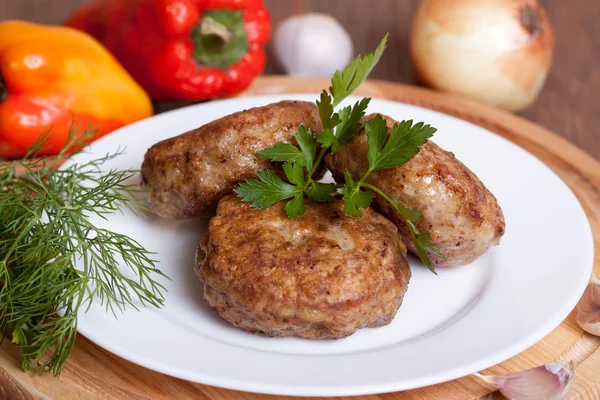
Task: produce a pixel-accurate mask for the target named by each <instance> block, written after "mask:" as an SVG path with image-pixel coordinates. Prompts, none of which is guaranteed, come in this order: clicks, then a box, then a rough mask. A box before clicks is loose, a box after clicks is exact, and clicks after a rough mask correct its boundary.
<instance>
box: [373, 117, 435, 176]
mask: <svg viewBox="0 0 600 400" xmlns="http://www.w3.org/2000/svg"><path fill="white" fill-rule="evenodd" d="M371 121H373V122H372V123H371V124H369V122H371ZM369 122H367V124H365V125H366V126H365V130H366V131H367V135H368V144H369V148H368V157H369V168H370V169H371V170H372V171H378V170H381V169H388V168H396V167H399V166H401V165H403V164H405V163H407V162H408V161H409V160H410V159H411V158H413V157H414V156H415V155H416V154H417V153H418V152H419V151H420V146H422V145H424V144H425V143H427V140H428V139H429V138H430V137H432V136H433V134H434V133H435V132H436V129H435V128H433V127H431V126H429V125H425V124H424V123H423V122H419V123H417V124H414V125H413V122H412V120H409V121H402V122H400V123H399V124H394V126H393V127H392V129H391V132H390V135H389V138H388V140H387V143H385V146H384V145H383V143H384V141H385V139H386V136H387V125H386V124H385V120H384V119H383V118H382V117H381V116H380V115H378V116H376V117H375V118H373V119H372V120H370V121H369ZM367 125H368V126H369V127H368V128H367ZM382 147H383V149H382Z"/></svg>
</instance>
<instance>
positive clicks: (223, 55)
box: [192, 10, 249, 71]
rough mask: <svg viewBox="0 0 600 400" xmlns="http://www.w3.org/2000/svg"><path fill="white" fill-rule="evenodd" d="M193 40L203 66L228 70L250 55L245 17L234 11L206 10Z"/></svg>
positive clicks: (198, 58) (196, 55)
mask: <svg viewBox="0 0 600 400" xmlns="http://www.w3.org/2000/svg"><path fill="white" fill-rule="evenodd" d="M192 40H193V42H194V58H195V59H196V60H197V61H198V63H199V64H200V65H203V66H208V67H217V68H221V69H222V70H224V71H225V70H227V69H229V67H231V66H232V65H233V64H235V63H236V62H238V61H239V60H240V59H241V58H242V57H243V56H244V55H245V54H246V53H248V50H249V45H248V38H247V36H246V25H245V22H244V14H243V13H242V12H240V11H233V10H214V11H213V10H211V11H206V12H205V13H204V14H203V15H202V19H201V20H200V22H199V23H198V25H196V28H195V29H194V31H193V33H192Z"/></svg>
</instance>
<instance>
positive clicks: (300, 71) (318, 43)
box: [273, 13, 353, 77]
mask: <svg viewBox="0 0 600 400" xmlns="http://www.w3.org/2000/svg"><path fill="white" fill-rule="evenodd" d="M273 42H274V47H275V56H276V58H277V60H278V61H279V63H280V64H281V66H282V67H283V68H284V69H285V71H286V72H287V73H288V74H290V75H302V76H327V77H329V76H332V75H333V74H334V72H335V71H336V70H340V71H341V70H343V69H344V67H345V66H346V65H347V64H349V63H350V60H351V59H352V54H353V50H352V40H351V39H350V36H349V35H348V33H347V32H346V31H345V30H344V28H343V27H342V26H341V25H340V24H339V22H337V21H336V20H335V19H334V18H332V17H330V16H329V15H325V14H317V13H308V14H302V15H296V16H293V17H290V18H288V19H286V20H285V21H283V22H282V23H281V24H280V25H279V27H278V28H277V30H276V31H275V35H274V37H273Z"/></svg>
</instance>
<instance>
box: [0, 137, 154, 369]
mask: <svg viewBox="0 0 600 400" xmlns="http://www.w3.org/2000/svg"><path fill="white" fill-rule="evenodd" d="M91 133H92V132H91V131H89V130H88V131H86V132H85V133H84V134H83V135H80V138H81V136H84V137H87V136H89V135H90V134H91ZM80 138H77V135H76V134H75V131H74V130H72V132H71V135H70V140H69V144H68V145H67V146H65V150H67V149H69V148H73V146H74V145H76V144H77V143H80V142H79V140H80ZM45 141H47V139H45V138H43V139H41V140H40V141H39V142H38V143H37V144H36V145H35V146H34V147H33V148H32V150H30V152H29V153H28V155H27V156H26V157H25V159H23V160H21V161H15V162H12V163H10V164H2V165H0V257H1V258H0V330H1V332H2V334H3V335H4V336H7V335H9V334H10V333H12V341H13V342H14V343H15V344H16V345H17V346H18V347H20V349H21V351H22V354H23V369H24V370H29V369H31V368H36V369H37V370H38V371H40V373H43V372H52V373H54V374H55V375H58V374H60V371H61V368H62V367H63V365H64V363H65V361H66V360H67V358H68V357H69V355H70V354H71V350H72V349H73V346H74V344H75V336H76V331H77V313H78V311H79V310H80V308H81V307H89V306H91V304H92V301H94V300H95V299H98V300H100V302H101V303H102V304H103V305H104V306H105V307H106V308H107V309H110V310H111V311H113V313H115V312H116V311H117V310H122V309H124V308H125V307H126V306H132V307H134V308H137V307H136V303H137V302H139V303H138V304H140V303H141V304H142V305H144V306H145V305H152V306H155V307H160V306H161V305H162V303H163V299H164V297H163V294H162V293H163V291H164V287H163V286H161V284H160V283H158V282H157V281H156V280H155V278H156V277H157V276H162V273H161V272H160V271H159V270H157V269H156V265H155V261H154V260H153V259H152V256H153V255H152V253H150V252H149V251H147V250H146V249H144V248H143V247H142V246H141V245H140V244H139V243H137V242H136V241H135V240H133V239H131V238H129V237H127V236H125V235H122V234H119V233H116V232H111V231H109V230H106V229H102V228H99V227H96V226H95V225H93V224H92V223H91V222H90V219H89V218H88V216H89V215H96V216H99V217H101V218H106V217H107V216H108V215H109V214H112V213H114V212H115V211H117V210H119V209H121V207H126V208H128V209H130V210H132V211H133V212H136V213H138V212H140V211H141V210H142V209H143V207H144V206H143V203H142V201H141V200H138V199H136V197H135V195H136V194H137V192H138V191H139V189H138V185H130V184H128V183H127V182H128V181H129V180H130V179H131V178H132V177H133V176H134V174H135V171H117V170H110V171H108V172H106V173H103V172H102V166H103V164H104V163H106V162H107V161H109V160H111V159H113V158H114V157H117V156H118V155H119V154H121V153H122V152H120V151H117V152H115V153H112V154H107V155H106V156H104V157H101V158H99V159H96V160H93V161H89V162H87V163H84V164H73V165H71V166H69V167H67V168H65V169H63V170H55V169H54V168H53V166H54V165H55V163H56V161H57V160H58V159H60V158H62V157H63V156H64V151H63V153H61V154H60V155H59V156H57V157H56V158H50V159H45V161H44V162H39V161H35V156H36V155H37V153H38V152H39V151H40V149H41V148H42V147H43V146H44V143H45ZM18 167H19V168H20V169H22V171H21V172H17V168H18ZM118 265H123V266H124V267H127V268H129V269H130V270H132V271H133V273H134V274H135V277H134V278H129V277H127V276H125V275H124V274H123V273H122V272H121V271H120V269H119V267H118Z"/></svg>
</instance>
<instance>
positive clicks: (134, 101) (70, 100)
mask: <svg viewBox="0 0 600 400" xmlns="http://www.w3.org/2000/svg"><path fill="white" fill-rule="evenodd" d="M150 115H152V103H151V102H150V98H149V97H148V95H147V94H146V92H145V91H144V90H143V89H142V88H141V87H140V86H139V85H138V84H137V83H136V82H135V81H134V80H133V78H132V77H131V76H130V75H129V74H128V73H127V71H125V69H124V68H123V67H122V66H121V65H120V64H119V63H118V62H117V61H116V60H115V59H114V57H113V56H112V55H111V54H110V53H109V52H108V51H107V50H106V49H105V48H104V47H103V46H102V45H101V44H100V43H98V42H97V41H96V40H95V39H93V38H92V37H91V36H89V35H88V34H86V33H83V32H81V31H78V30H75V29H71V28H67V27H58V26H44V25H36V24H30V23H26V22H21V21H5V22H0V144H1V143H6V145H5V146H4V147H3V146H0V157H2V156H3V154H2V148H10V149H11V154H10V156H15V155H17V153H20V154H22V153H24V152H25V150H26V149H27V148H28V147H29V146H31V145H32V144H33V143H35V141H36V140H37V139H38V137H39V135H40V134H42V133H43V132H45V131H47V130H48V129H50V128H52V130H51V133H50V135H49V136H50V139H49V142H48V146H49V148H48V151H47V152H46V153H47V154H55V153H57V152H58V151H59V150H60V149H61V148H62V147H63V146H64V144H65V143H66V140H67V138H68V133H69V128H70V127H71V124H72V122H75V124H77V125H78V126H81V127H84V128H85V127H86V126H88V125H92V126H93V127H95V128H96V129H98V132H97V133H96V134H95V136H94V137H93V138H92V139H96V138H98V137H100V136H102V135H105V134H107V133H109V132H111V131H113V130H115V129H117V128H120V127H122V126H124V125H127V124H130V123H132V122H134V121H137V120H140V119H142V118H146V117H148V116H150ZM15 149H18V150H17V151H15ZM5 156H6V155H5Z"/></svg>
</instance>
